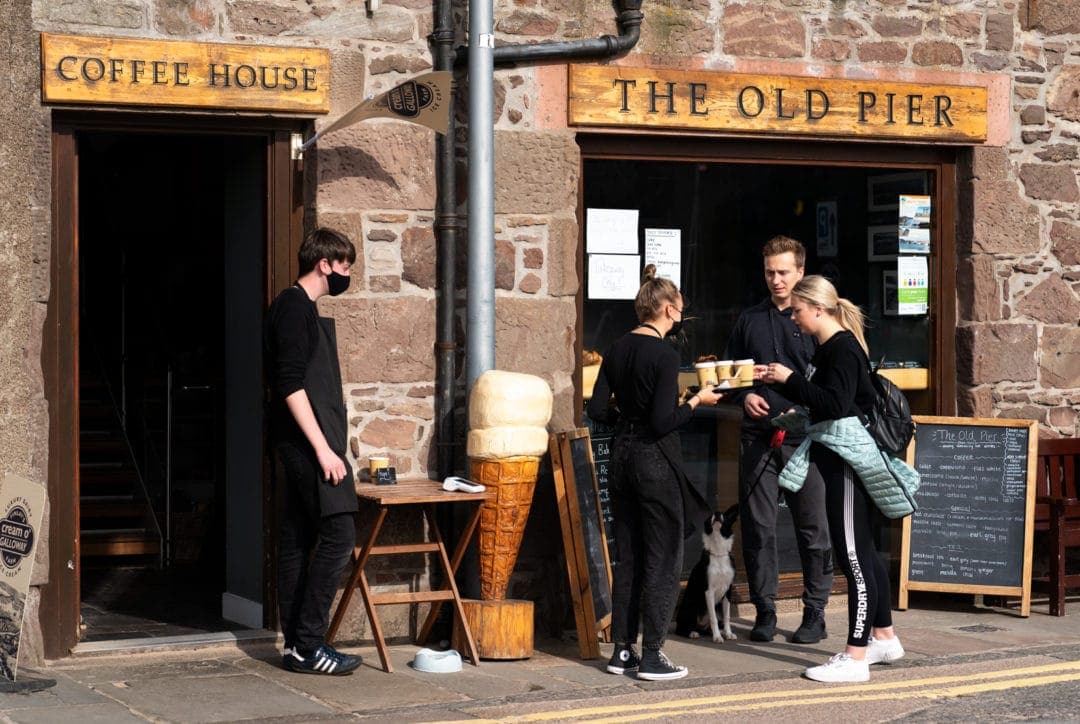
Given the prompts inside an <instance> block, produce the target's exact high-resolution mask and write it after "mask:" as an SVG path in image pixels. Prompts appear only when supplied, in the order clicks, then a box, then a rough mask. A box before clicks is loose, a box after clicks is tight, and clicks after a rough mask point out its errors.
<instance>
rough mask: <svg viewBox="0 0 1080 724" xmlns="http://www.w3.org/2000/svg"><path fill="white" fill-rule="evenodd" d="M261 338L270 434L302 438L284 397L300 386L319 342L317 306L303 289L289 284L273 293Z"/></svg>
mask: <svg viewBox="0 0 1080 724" xmlns="http://www.w3.org/2000/svg"><path fill="white" fill-rule="evenodd" d="M263 341H264V348H265V352H266V373H267V379H269V380H270V391H271V393H272V409H271V429H272V432H273V435H274V437H275V439H277V440H278V441H285V440H290V441H305V440H307V438H306V437H304V433H303V432H302V431H301V430H300V427H299V425H297V424H296V420H295V419H294V418H293V416H292V413H290V412H289V409H288V407H286V405H285V398H286V397H288V396H289V395H291V394H292V393H294V392H296V391H297V390H302V389H304V378H305V377H306V376H307V370H308V365H309V364H310V362H311V356H312V355H313V354H314V352H315V346H316V345H317V344H318V343H319V308H318V306H316V304H315V302H313V301H312V300H311V298H310V297H309V296H308V295H307V292H305V291H304V290H303V289H301V288H300V287H297V286H291V287H289V288H288V289H285V290H283V291H282V292H281V294H279V295H278V296H277V299H275V300H274V302H273V304H271V305H270V311H269V313H268V314H267V317H266V331H265V335H264V340H263Z"/></svg>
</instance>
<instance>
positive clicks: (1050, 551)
mask: <svg viewBox="0 0 1080 724" xmlns="http://www.w3.org/2000/svg"><path fill="white" fill-rule="evenodd" d="M1078 473H1080V438H1061V439H1057V440H1039V455H1038V478H1037V482H1036V488H1035V530H1036V531H1037V532H1043V533H1045V534H1046V548H1045V551H1046V554H1047V557H1048V558H1049V571H1048V574H1047V575H1045V576H1040V577H1038V578H1032V579H1031V588H1032V590H1033V591H1038V592H1040V593H1048V594H1049V595H1050V615H1051V616H1064V615H1065V591H1066V589H1068V588H1076V587H1078V586H1080V571H1076V572H1073V573H1066V572H1065V552H1066V549H1067V548H1075V547H1078V546H1080V491H1078V490H1077V474H1078Z"/></svg>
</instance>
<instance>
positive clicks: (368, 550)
mask: <svg viewBox="0 0 1080 724" xmlns="http://www.w3.org/2000/svg"><path fill="white" fill-rule="evenodd" d="M357 495H358V497H359V498H360V502H361V503H362V504H366V505H368V506H370V505H374V506H375V508H376V518H375V525H374V526H373V527H372V529H371V533H370V535H368V537H367V540H366V541H365V542H364V543H363V544H362V545H361V546H359V547H357V548H356V550H355V551H354V552H353V556H352V574H351V575H350V576H349V582H348V583H347V584H346V585H345V590H344V591H342V594H341V600H340V601H339V602H338V605H337V608H336V609H335V610H334V616H333V618H332V619H331V621H330V628H329V629H328V630H327V632H326V640H327V641H328V642H331V643H332V642H333V640H334V637H335V636H336V635H337V631H338V628H339V627H340V626H341V622H342V620H343V619H344V618H345V612H346V611H347V610H348V608H349V602H350V601H351V600H352V596H353V592H354V591H355V590H356V588H357V585H359V588H360V596H361V598H363V600H364V608H365V610H366V611H367V615H368V620H369V621H371V635H372V637H373V638H374V639H375V648H376V649H378V651H379V659H380V660H381V661H382V665H383V670H384V671H387V672H392V671H393V670H394V668H393V666H392V665H391V664H390V656H389V654H388V651H387V647H386V642H385V641H384V640H383V633H382V625H381V624H380V623H379V615H378V613H376V611H375V607H376V606H379V605H382V604H390V603H420V602H433V603H434V605H433V606H432V607H431V611H430V612H429V613H428V617H427V620H425V621H424V625H423V626H422V627H421V628H420V633H419V635H418V636H417V639H418V640H419V641H420V642H421V643H423V642H424V641H425V640H426V639H427V637H428V635H429V634H430V633H431V628H432V626H433V625H434V623H435V618H436V617H437V616H438V614H439V609H440V608H441V607H442V603H443V601H452V602H453V605H454V613H456V614H457V617H458V621H459V622H460V623H461V628H462V630H463V632H464V634H465V641H466V645H467V646H468V652H467V653H468V655H469V658H470V659H471V660H472V663H473V665H474V666H479V665H480V657H479V656H478V655H477V652H476V641H475V639H474V638H473V635H472V631H471V630H470V629H469V624H468V622H467V621H466V620H465V614H464V612H463V611H462V610H461V595H460V594H459V593H458V588H457V583H456V582H455V581H454V574H455V573H456V572H457V569H458V566H459V565H460V564H461V559H462V558H463V557H464V556H465V549H466V548H467V547H468V545H469V541H470V540H471V539H472V536H473V533H474V532H475V531H476V526H477V524H478V523H479V521H480V508H481V506H480V504H481V503H483V502H484V501H485V500H491V499H493V498H494V497H495V493H493V492H488V491H485V492H483V493H463V492H448V491H445V490H443V489H442V485H441V484H440V483H439V482H437V481H434V480H428V479H426V478H422V479H421V478H413V479H405V480H399V481H398V482H397V484H396V485H373V484H371V483H362V484H360V485H358V486H357ZM445 503H474V504H476V509H475V510H474V511H473V514H472V515H471V516H469V522H468V523H467V524H466V526H465V530H464V531H463V532H462V536H461V538H460V540H458V544H457V547H456V548H455V549H454V555H453V557H452V558H449V557H447V554H446V545H445V543H444V542H443V537H442V533H441V532H440V531H439V524H438V522H437V521H436V519H435V507H436V506H437V505H441V504H445ZM409 506H422V507H423V511H424V516H425V517H426V518H427V522H428V526H429V529H430V531H431V538H432V540H431V542H422V543H403V544H397V545H382V546H380V545H375V541H376V539H377V538H378V536H379V531H381V530H382V526H383V522H384V521H385V520H386V516H387V514H388V513H389V512H390V509H391V508H399V509H400V508H406V507H409ZM362 507H363V506H362ZM406 553H437V554H438V555H437V556H436V558H437V559H438V561H439V565H440V568H441V571H442V577H443V588H439V589H434V590H430V591H411V592H408V593H372V591H371V586H370V584H369V583H368V580H367V575H366V574H365V573H364V566H366V565H367V562H368V558H370V557H371V556H391V555H401V554H406Z"/></svg>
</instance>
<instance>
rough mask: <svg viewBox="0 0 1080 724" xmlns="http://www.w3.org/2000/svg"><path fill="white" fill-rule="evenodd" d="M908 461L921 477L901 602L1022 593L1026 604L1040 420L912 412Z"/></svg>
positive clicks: (908, 532) (1024, 607)
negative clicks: (911, 594)
mask: <svg viewBox="0 0 1080 724" xmlns="http://www.w3.org/2000/svg"><path fill="white" fill-rule="evenodd" d="M915 422H916V423H917V425H918V427H917V429H916V431H915V438H914V440H913V441H912V444H911V445H910V446H909V448H908V462H909V463H910V464H913V465H914V466H915V469H916V470H918V471H919V474H920V476H921V478H922V480H921V483H920V485H919V491H918V493H917V494H916V496H915V500H916V502H917V503H918V507H919V509H918V510H917V511H915V513H914V514H912V515H911V516H909V517H907V518H905V519H904V528H903V538H902V543H901V562H900V592H899V607H900V608H901V609H904V608H907V600H908V591H912V590H920V591H945V592H956V593H984V594H991V595H1000V596H1020V598H1021V615H1022V616H1027V615H1028V614H1029V612H1030V605H1031V542H1032V537H1033V534H1034V509H1035V469H1036V454H1037V451H1038V423H1036V422H1034V421H1031V420H1002V419H996V418H995V419H981V418H959V417H921V416H916V417H915Z"/></svg>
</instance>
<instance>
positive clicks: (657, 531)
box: [587, 264, 723, 681]
mask: <svg viewBox="0 0 1080 724" xmlns="http://www.w3.org/2000/svg"><path fill="white" fill-rule="evenodd" d="M634 310H635V312H636V313H637V318H638V321H639V322H640V324H639V325H638V326H637V327H635V328H634V329H633V330H631V331H630V332H628V333H627V334H625V335H623V336H622V337H621V338H619V339H618V340H616V342H615V343H614V344H613V345H612V346H611V349H609V350H608V351H607V353H606V354H605V355H604V361H603V363H602V364H601V366H600V372H599V375H598V376H597V380H596V386H595V387H594V388H593V396H592V399H591V400H589V405H588V408H587V412H588V415H589V417H590V418H591V419H593V420H596V421H598V422H604V423H607V424H613V425H615V426H616V433H615V440H614V443H613V445H612V454H611V465H612V478H611V491H610V492H611V502H612V513H613V515H614V519H615V521H614V532H615V551H616V553H615V558H616V560H615V562H614V566H613V578H614V580H613V585H612V589H613V590H612V599H613V600H612V618H611V634H612V638H613V639H614V641H615V650H614V653H613V654H612V656H611V660H610V661H609V662H608V665H607V670H608V671H609V672H611V673H613V674H622V673H625V672H628V671H634V670H636V671H637V678H639V679H644V680H647V681H656V680H665V679H681V678H682V677H684V676H686V674H687V670H686V667H685V666H676V665H674V664H672V663H671V661H670V660H669V659H668V658H667V656H665V655H664V653H663V651H662V650H661V649H662V647H663V644H664V636H665V634H666V633H667V629H668V624H669V623H670V622H671V616H672V613H673V612H674V610H675V600H676V598H677V596H678V587H679V575H680V572H681V570H682V552H683V538H684V532H685V531H688V530H694V529H696V528H697V526H698V525H699V524H700V523H701V521H702V520H703V519H704V517H705V516H706V515H708V514H709V512H710V511H709V506H708V503H707V502H706V500H705V497H704V495H703V494H702V493H701V491H700V490H698V489H697V488H696V487H695V486H694V484H693V483H691V481H690V479H689V478H688V477H687V475H686V473H685V471H684V470H683V466H682V453H681V449H680V443H679V433H678V432H677V430H678V428H679V427H680V426H682V425H683V424H684V423H686V422H687V421H688V420H689V419H690V415H691V413H693V411H694V408H696V407H697V406H698V405H715V404H716V403H717V402H718V401H719V400H720V399H721V398H722V397H723V395H722V394H719V393H717V392H715V391H713V389H712V388H706V389H702V390H701V391H699V392H697V393H695V394H694V395H693V396H691V397H690V398H689V399H688V400H687V401H686V402H684V403H682V404H679V402H678V396H679V353H678V352H677V351H676V350H675V349H674V348H673V347H672V346H671V345H670V344H668V343H667V342H666V341H665V337H668V336H669V335H674V334H676V333H677V332H678V330H679V328H680V327H681V326H682V320H683V298H682V294H680V293H679V289H678V288H677V287H676V286H675V284H674V282H672V281H671V280H670V279H663V278H656V267H655V266H654V265H653V264H649V265H648V266H647V267H645V272H644V274H643V281H642V285H641V288H640V289H639V290H638V294H637V298H636V299H635V300H634ZM612 396H614V401H613V403H614V404H612ZM639 621H640V622H641V626H642V656H641V658H640V659H639V658H638V655H637V654H636V653H635V652H634V648H633V645H634V643H635V642H636V641H637V637H638V625H639Z"/></svg>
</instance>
